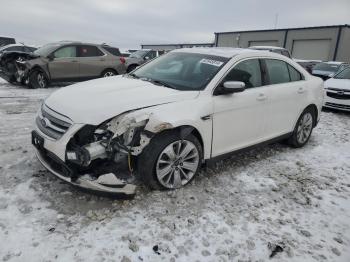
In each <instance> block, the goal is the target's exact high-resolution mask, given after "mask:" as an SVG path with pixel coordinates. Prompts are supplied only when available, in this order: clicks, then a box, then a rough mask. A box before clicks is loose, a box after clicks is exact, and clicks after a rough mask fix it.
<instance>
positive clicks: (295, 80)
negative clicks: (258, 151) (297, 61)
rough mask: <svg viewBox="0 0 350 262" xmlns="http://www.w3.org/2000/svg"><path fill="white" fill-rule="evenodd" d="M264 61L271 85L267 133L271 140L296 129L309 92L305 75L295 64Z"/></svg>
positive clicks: (267, 87) (268, 87) (269, 87)
mask: <svg viewBox="0 0 350 262" xmlns="http://www.w3.org/2000/svg"><path fill="white" fill-rule="evenodd" d="M262 62H263V65H264V67H265V70H266V72H267V78H268V83H269V85H267V86H266V92H267V93H268V97H269V99H268V109H267V111H266V125H265V128H264V133H265V134H266V135H267V138H268V139H271V138H275V137H278V136H280V135H284V134H287V133H289V132H291V131H292V130H293V129H294V124H295V121H296V119H297V118H298V117H299V114H300V113H301V111H302V110H303V109H304V108H305V107H306V105H307V92H308V90H307V87H306V81H304V80H303V75H302V74H301V73H300V72H299V71H298V70H296V69H295V68H294V67H293V66H292V65H290V64H288V63H286V62H285V61H282V60H278V59H263V60H262Z"/></svg>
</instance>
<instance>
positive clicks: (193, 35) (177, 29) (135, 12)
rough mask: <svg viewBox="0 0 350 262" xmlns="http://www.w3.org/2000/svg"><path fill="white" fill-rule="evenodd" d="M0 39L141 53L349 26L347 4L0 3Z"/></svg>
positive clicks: (302, 0)
mask: <svg viewBox="0 0 350 262" xmlns="http://www.w3.org/2000/svg"><path fill="white" fill-rule="evenodd" d="M0 10H1V12H0V13H1V14H0V36H10V37H15V38H16V40H17V41H18V42H21V41H23V42H25V43H26V44H33V45H42V44H45V43H47V42H51V41H58V40H80V41H89V42H95V43H103V42H105V43H108V44H111V45H114V46H118V47H120V48H140V44H141V43H146V44H149V43H179V42H190V43H196V42H213V41H214V32H221V31H234V30H254V29H271V28H274V26H275V18H276V14H278V23H277V28H285V27H305V26H322V25H335V24H346V23H347V24H350V0H333V1H330V0H241V1H238V0H236V1H234V0H231V1H229V0H172V1H169V0H0Z"/></svg>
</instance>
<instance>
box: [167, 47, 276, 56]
mask: <svg viewBox="0 0 350 262" xmlns="http://www.w3.org/2000/svg"><path fill="white" fill-rule="evenodd" d="M171 52H186V53H195V54H205V55H213V56H221V57H227V58H232V57H234V56H236V55H240V54H257V53H261V55H264V56H271V57H276V56H278V57H280V55H278V54H273V53H271V52H267V51H260V50H255V49H248V48H234V47H193V48H180V49H175V50H173V51H171Z"/></svg>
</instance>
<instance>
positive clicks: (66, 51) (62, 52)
mask: <svg viewBox="0 0 350 262" xmlns="http://www.w3.org/2000/svg"><path fill="white" fill-rule="evenodd" d="M54 57H55V58H68V57H77V48H76V47H75V46H66V47H62V48H60V49H58V50H57V51H56V52H55V53H54Z"/></svg>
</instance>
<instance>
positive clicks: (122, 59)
mask: <svg viewBox="0 0 350 262" xmlns="http://www.w3.org/2000/svg"><path fill="white" fill-rule="evenodd" d="M119 60H120V62H121V63H122V64H125V58H124V57H122V56H121V57H119Z"/></svg>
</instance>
